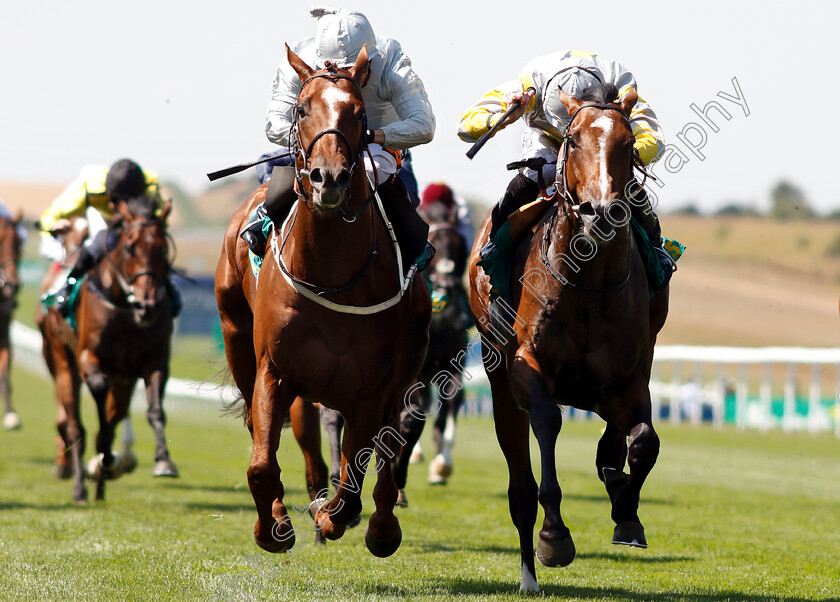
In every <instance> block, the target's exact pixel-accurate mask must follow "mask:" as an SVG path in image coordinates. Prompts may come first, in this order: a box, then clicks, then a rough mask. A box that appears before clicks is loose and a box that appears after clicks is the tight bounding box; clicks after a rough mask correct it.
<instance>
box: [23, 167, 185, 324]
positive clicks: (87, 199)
mask: <svg viewBox="0 0 840 602" xmlns="http://www.w3.org/2000/svg"><path fill="white" fill-rule="evenodd" d="M138 196H146V197H149V198H151V199H156V200H157V202H158V204H159V205H161V204H162V199H161V195H160V183H159V181H158V175H157V174H156V173H155V172H153V171H149V170H145V169H142V168H141V167H140V166H139V165H137V163H135V162H134V161H132V160H131V159H120V160H119V161H117V162H115V163H114V164H113V165H111V166H110V167H106V166H104V165H88V166H86V167H84V168H82V171H81V172H80V173H79V176H78V177H77V178H76V179H75V180H74V181H73V182H72V183H71V184H70V185H69V186H68V187H67V188H65V189H64V191H63V192H62V193H61V194H60V195H58V197H56V199H55V200H54V201H53V202H52V204H51V205H50V207H49V208H48V209H47V210H46V211H45V212H44V213H43V214H42V215H41V218H40V219H39V220H38V221H39V225H40V229H41V231H42V237H41V247H40V252H41V255H43V256H44V257H46V258H47V259H49V260H51V261H54V262H62V261H64V259H65V257H64V245H63V244H62V240H61V235H60V234H53V233H55V232H58V231H62V230H65V229H66V228H68V227H69V226H70V220H72V219H73V218H76V217H81V216H84V217H85V218H86V219H87V227H88V237H87V239H86V240H85V243H84V245H83V246H82V248H81V249H80V251H79V256H78V257H77V258H76V261H75V263H74V264H73V266H72V267H71V268H70V270H69V272H67V274H66V275H65V277H64V278H63V279H58V282H57V283H56V285H60V286H59V288H57V289H56V288H55V286H54V287H53V289H52V290H50V291H49V292H48V293H47V294H46V295H45V296H44V300H45V301H48V302H50V303H52V304H53V305H54V306H55V308H56V309H58V311H59V313H61V314H62V315H63V316H66V315H67V313H68V311H69V307H68V301H69V298H70V292H71V290H72V288H73V285H74V284H75V283H76V281H77V280H78V279H79V278H80V277H81V276H83V275H84V274H85V273H86V272H88V271H90V270H91V269H93V268H94V267H95V266H96V265H97V264H98V263H99V261H100V260H101V259H102V258H103V257H104V256H105V254H106V253H107V248H106V243H105V238H106V237H105V233H106V231H107V229H108V223H107V220H108V219H110V218H111V216H112V215H113V214H114V204H115V203H116V202H118V201H128V200H129V199H131V198H133V197H138ZM164 280H165V286H166V288H167V292H168V293H169V298H170V301H171V303H172V311H173V316H177V315H178V313H179V312H180V310H181V299H180V295H179V294H178V291H177V289H176V288H175V286H174V285H173V284H172V282H171V281H170V279H169V278H165V279H164Z"/></svg>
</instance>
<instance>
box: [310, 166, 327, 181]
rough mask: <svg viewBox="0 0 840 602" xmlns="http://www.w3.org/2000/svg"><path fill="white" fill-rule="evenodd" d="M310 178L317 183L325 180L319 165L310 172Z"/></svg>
mask: <svg viewBox="0 0 840 602" xmlns="http://www.w3.org/2000/svg"><path fill="white" fill-rule="evenodd" d="M309 179H310V180H311V181H312V182H313V183H315V184H321V183H323V181H324V174H322V173H321V169H320V168H319V167H315V168H313V169H312V170H311V171H310V172H309Z"/></svg>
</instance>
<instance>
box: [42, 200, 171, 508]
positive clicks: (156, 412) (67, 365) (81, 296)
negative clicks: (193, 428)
mask: <svg viewBox="0 0 840 602" xmlns="http://www.w3.org/2000/svg"><path fill="white" fill-rule="evenodd" d="M170 209H171V204H170V203H166V204H165V205H164V206H163V208H162V209H161V211H160V212H159V215H158V214H157V213H158V211H157V210H158V202H157V200H156V199H152V198H144V199H142V200H140V199H138V200H135V201H133V202H132V203H131V206H130V207H129V206H128V205H126V204H125V203H121V204H120V205H119V206H118V207H117V212H116V213H115V215H114V217H113V218H112V220H111V222H110V224H109V230H108V233H107V239H108V241H109V245H108V246H109V249H111V250H109V252H108V254H107V255H106V256H105V258H104V259H103V260H102V261H100V262H99V264H98V265H97V266H96V267H95V268H94V269H93V270H91V272H89V273H88V275H87V277H86V279H85V281H84V282H83V284H82V285H81V288H80V290H79V293H78V301H77V303H76V321H77V328H76V331H75V332H72V331H71V330H70V328H69V326H68V325H67V323H66V322H65V320H64V319H63V318H62V317H61V315H59V313H58V312H57V311H56V310H55V308H53V307H48V308H46V311H42V312H41V313H40V315H39V318H38V323H39V327H40V329H41V333H42V335H43V338H44V358H45V359H46V362H47V366H48V368H49V370H50V373H51V374H52V376H53V378H54V380H55V389H56V397H57V399H58V403H59V425H58V428H59V433H60V435H61V437H62V439H63V442H64V448H65V450H69V452H70V454H71V455H72V458H73V470H74V477H75V481H74V489H73V496H74V498H75V500H76V501H77V502H79V503H83V502H85V501H86V500H87V490H86V488H85V485H84V480H83V479H84V467H83V466H82V456H83V454H84V448H85V432H84V429H83V427H82V423H81V419H80V413H79V388H80V385H81V382H82V381H84V382H85V383H87V386H88V388H89V389H90V392H91V395H92V396H93V398H94V401H95V402H96V408H97V413H98V415H99V433H98V435H97V437H96V451H97V454H98V455H97V456H96V458H94V460H93V462H92V464H91V465H90V466H89V468H88V472H89V476H90V477H91V478H93V479H94V480H95V481H96V499H97V500H101V499H104V497H105V480H106V479H114V478H117V477H118V476H120V475H121V474H122V473H123V472H131V470H133V469H134V466H135V465H136V460H135V459H134V458H133V456H127V457H126V456H124V457H118V456H117V454H114V453H113V452H112V451H111V445H112V442H113V438H114V430H115V428H116V426H117V425H118V424H119V422H120V421H121V420H123V418H125V417H126V415H127V414H128V409H129V404H130V402H131V393H132V391H133V390H134V386H135V384H136V382H137V380H138V379H139V378H142V379H143V381H144V383H145V387H146V399H147V401H148V405H149V407H148V412H147V416H148V419H149V422H150V424H151V425H152V428H153V429H154V432H155V441H156V447H155V461H156V464H155V474H156V475H158V474H166V475H170V476H174V475H176V474H177V470H176V469H175V466H174V464H172V461H171V460H170V458H169V451H168V449H167V445H166V436H165V434H164V425H165V420H166V418H165V415H164V412H163V392H164V389H165V387H166V381H167V379H168V377H169V352H170V339H171V335H172V313H171V306H170V300H169V297H168V295H167V291H166V287H165V286H164V279H165V278H166V277H167V274H168V272H169V270H170V267H171V264H170V257H169V248H170V244H169V243H170V240H169V236H168V234H167V232H166V218H167V216H168V215H169V211H170ZM49 277H50V276H48V278H49ZM61 455H62V454H60V456H61ZM62 459H63V458H61V457H60V458H59V462H58V466H59V468H60V465H61V460H62Z"/></svg>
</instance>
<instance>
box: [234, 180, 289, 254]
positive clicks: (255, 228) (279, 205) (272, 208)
mask: <svg viewBox="0 0 840 602" xmlns="http://www.w3.org/2000/svg"><path fill="white" fill-rule="evenodd" d="M296 200H297V192H295V168H294V166H292V165H277V166H275V167H274V169H272V170H271V180H269V183H268V188H267V189H266V191H265V201H263V202H262V203H260V204H259V205H258V206H257V209H256V211H254V213H253V215H251V216H250V217H249V218H248V221H247V222H246V223H245V225H244V226H243V227H242V232H240V234H239V236H240V237H241V238H242V240H244V241H245V244H246V245H248V248H249V249H251V252H252V253H253V254H254V255H257V256H259V257H262V256H263V255H265V246H266V244H267V243H268V239H267V238H266V235H265V232H264V231H263V222H264V219H265V217H266V216H268V217H269V219H271V221H272V222H274V225H275V226H277V225H280V224H282V223H283V222H284V221H285V220H286V217H287V216H288V215H289V211H290V210H291V208H292V205H294V203H295V201H296Z"/></svg>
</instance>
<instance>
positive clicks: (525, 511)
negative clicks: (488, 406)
mask: <svg viewBox="0 0 840 602" xmlns="http://www.w3.org/2000/svg"><path fill="white" fill-rule="evenodd" d="M487 377H488V380H489V381H490V388H491V390H492V392H493V423H494V426H495V429H496V438H497V439H498V441H499V447H501V448H502V453H503V454H504V456H505V461H506V462H507V466H508V474H509V483H508V504H509V506H510V517H511V520H513V525H514V526H515V527H516V530H517V532H518V533H519V551H520V555H521V566H522V580H521V584H520V587H519V589H520V590H521V591H524V592H531V593H533V592H538V591H540V588H539V586H538V585H537V573H536V567H535V566H534V523H535V522H536V521H537V482H536V481H535V480H534V473H533V472H532V471H531V453H530V450H529V448H528V439H529V433H528V414H527V413H526V412H524V411H523V410H521V409H520V408H519V407H517V405H516V402H515V401H514V399H513V395H512V394H511V392H510V385H509V383H508V376H507V373H505V368H504V367H503V366H500V367H497V368H496V369H495V370H492V371H491V370H488V372H487Z"/></svg>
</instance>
